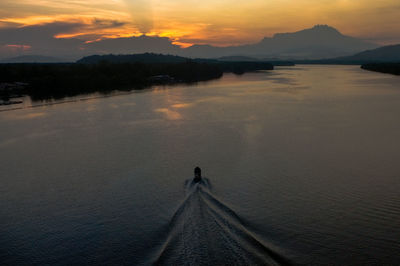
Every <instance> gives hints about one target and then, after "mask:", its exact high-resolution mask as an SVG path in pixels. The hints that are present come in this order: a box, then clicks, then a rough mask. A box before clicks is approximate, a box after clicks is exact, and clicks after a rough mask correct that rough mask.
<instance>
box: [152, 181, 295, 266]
mask: <svg viewBox="0 0 400 266" xmlns="http://www.w3.org/2000/svg"><path fill="white" fill-rule="evenodd" d="M210 188H211V185H210V182H209V181H208V180H207V179H206V178H202V180H201V181H200V182H197V183H196V182H193V181H187V182H186V184H185V189H186V198H185V200H184V201H183V202H182V204H181V205H180V206H179V208H178V209H177V211H176V212H175V214H174V216H173V218H172V219H171V221H170V223H169V227H168V233H167V236H166V238H165V240H164V242H163V243H162V245H161V247H160V249H159V251H158V252H157V254H156V255H155V257H154V263H155V264H156V265H281V264H285V265H286V264H290V263H289V262H288V261H287V260H286V259H285V258H284V257H283V256H281V255H279V254H278V253H276V252H275V251H273V250H272V249H271V248H270V247H268V246H267V245H266V244H265V243H263V242H261V241H260V240H258V239H257V238H256V236H255V235H254V234H253V233H252V232H250V231H249V230H248V229H246V227H245V226H244V223H243V222H242V221H241V219H240V218H239V217H238V215H237V214H236V213H235V212H234V211H233V210H232V209H230V208H229V207H227V206H226V205H225V204H224V203H222V202H221V201H220V200H218V199H217V198H216V197H215V196H214V195H213V194H212V192H211V189H210Z"/></svg>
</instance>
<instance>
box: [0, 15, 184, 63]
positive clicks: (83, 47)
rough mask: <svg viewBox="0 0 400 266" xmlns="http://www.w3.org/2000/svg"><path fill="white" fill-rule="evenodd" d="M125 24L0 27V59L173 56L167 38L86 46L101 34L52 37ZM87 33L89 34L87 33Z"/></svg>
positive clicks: (98, 21)
mask: <svg viewBox="0 0 400 266" xmlns="http://www.w3.org/2000/svg"><path fill="white" fill-rule="evenodd" d="M123 25H124V23H123V22H120V21H117V20H101V19H94V20H93V21H92V23H90V24H85V23H79V22H71V23H68V22H53V23H47V24H42V25H34V26H25V27H21V26H19V27H18V26H17V25H9V27H3V28H0V58H9V57H14V56H21V55H43V56H55V57H59V58H66V59H69V60H76V59H79V58H80V57H82V56H85V55H91V54H108V53H115V54H121V53H144V52H156V53H169V54H176V53H178V51H179V50H180V48H179V47H178V46H176V45H173V44H172V43H171V41H170V39H168V38H161V37H149V36H144V35H143V36H140V37H130V38H115V39H104V40H100V41H96V42H91V43H87V42H86V40H87V39H92V40H93V39H97V38H99V37H101V33H100V32H99V34H98V35H97V33H89V34H87V35H84V36H79V38H78V37H76V38H55V36H57V35H59V34H68V33H76V32H80V31H85V30H92V31H93V30H95V29H99V30H101V29H106V28H118V27H121V26H123ZM89 32H90V31H89Z"/></svg>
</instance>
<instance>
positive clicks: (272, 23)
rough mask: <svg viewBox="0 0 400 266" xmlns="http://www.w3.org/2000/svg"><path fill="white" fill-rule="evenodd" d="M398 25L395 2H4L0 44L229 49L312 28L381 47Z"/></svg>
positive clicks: (397, 35)
mask: <svg viewBox="0 0 400 266" xmlns="http://www.w3.org/2000/svg"><path fill="white" fill-rule="evenodd" d="M399 22H400V1H399V0H379V1H376V0H218V1H216V0H1V1H0V38H1V39H2V40H1V39H0V46H2V47H3V49H5V48H7V49H11V50H12V49H14V50H15V49H19V50H21V51H23V50H29V49H30V45H29V44H28V42H27V41H26V40H29V38H32V39H34V38H38V36H42V35H43V34H44V33H46V34H47V35H48V36H51V37H52V38H55V39H71V42H73V39H77V38H78V39H80V40H84V41H85V42H87V43H90V42H96V41H99V40H104V39H107V38H118V37H130V36H140V35H142V34H146V35H148V36H160V37H168V38H170V39H171V40H172V41H173V43H174V44H177V45H180V46H181V47H187V46H190V45H192V44H211V45H216V46H228V45H241V44H247V43H255V42H258V41H260V40H261V39H262V38H263V37H266V36H267V37H270V36H273V34H274V33H278V32H294V31H298V30H302V29H305V28H310V27H312V26H313V25H316V24H327V25H330V26H333V27H335V28H337V29H338V30H339V31H340V32H342V33H343V34H346V35H350V36H353V37H357V38H361V39H364V40H369V41H372V42H375V43H378V44H381V45H385V44H395V43H400V27H399V26H398V24H399ZM17 35H18V36H20V35H23V36H24V38H22V39H21V38H17V37H16V36H17ZM47 35H46V36H47ZM49 41H50V40H49ZM51 41H54V40H51ZM24 42H26V43H24Z"/></svg>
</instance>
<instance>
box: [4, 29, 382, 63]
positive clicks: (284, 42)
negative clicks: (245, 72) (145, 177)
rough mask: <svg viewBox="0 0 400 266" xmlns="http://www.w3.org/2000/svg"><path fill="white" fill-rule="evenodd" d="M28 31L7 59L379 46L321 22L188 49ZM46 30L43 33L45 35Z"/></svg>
mask: <svg viewBox="0 0 400 266" xmlns="http://www.w3.org/2000/svg"><path fill="white" fill-rule="evenodd" d="M28 30H30V29H24V31H23V32H21V33H20V34H19V35H15V36H14V37H15V38H14V39H12V40H13V42H15V43H19V42H21V43H26V45H28V46H29V47H30V49H29V50H28V51H27V52H24V53H29V54H23V56H19V57H15V56H14V57H13V58H9V59H5V60H3V62H59V61H60V60H62V61H67V62H68V61H75V60H77V59H78V58H82V57H84V56H88V55H93V54H139V53H146V52H150V53H161V54H171V55H177V56H183V57H190V58H221V57H228V58H229V57H234V58H235V57H236V58H238V59H240V58H241V60H242V59H243V61H249V60H248V59H246V58H249V57H250V58H255V59H258V60H262V61H265V60H266V59H267V60H274V61H276V60H295V59H296V60H297V59H309V60H310V59H326V58H334V57H343V56H349V55H352V54H355V53H359V52H362V51H365V50H370V49H374V48H377V47H378V45H377V44H374V43H370V42H366V41H364V40H361V39H357V38H353V37H349V36H345V35H343V34H341V33H340V32H339V31H338V30H336V29H335V28H333V27H330V26H327V25H317V26H314V27H312V28H309V29H305V30H301V31H297V32H292V33H277V34H275V35H274V36H273V37H265V38H264V39H262V40H261V41H260V42H258V43H255V44H248V45H240V46H228V47H216V46H212V45H193V46H190V47H188V48H181V47H179V46H177V45H175V44H173V43H172V41H171V40H170V39H168V38H166V37H157V36H146V35H142V36H139V37H126V38H125V37H124V38H115V39H104V40H100V41H95V42H85V41H84V40H80V39H76V38H72V39H60V38H58V39H55V38H54V37H53V36H47V35H46V36H41V37H40V38H39V37H38V38H34V39H29V38H27V37H25V36H30V35H29V34H28V33H29V32H25V31H28ZM32 30H34V29H32ZM2 32H3V31H1V30H0V38H1V39H4V40H6V39H7V38H8V36H9V33H8V31H4V33H2ZM35 32H36V31H35ZM45 33H46V32H43V34H45ZM35 34H36V33H35ZM3 35H4V36H3ZM17 37H18V38H17ZM20 39H21V40H20ZM4 40H3V42H4ZM3 48H4V47H3ZM3 50H4V49H3ZM3 50H1V49H0V58H1V57H2V58H4V57H6V56H11V55H12V53H10V52H5V50H4V51H3ZM34 54H36V55H37V56H36V55H34ZM39 55H40V56H39ZM59 57H60V58H59ZM61 58H65V59H61ZM228 61H229V60H228ZM234 61H236V60H234Z"/></svg>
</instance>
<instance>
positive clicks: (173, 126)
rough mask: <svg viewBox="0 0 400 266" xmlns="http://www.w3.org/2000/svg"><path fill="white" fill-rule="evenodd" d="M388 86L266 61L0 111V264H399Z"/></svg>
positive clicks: (398, 155) (393, 116)
mask: <svg viewBox="0 0 400 266" xmlns="http://www.w3.org/2000/svg"><path fill="white" fill-rule="evenodd" d="M399 84H400V78H399V77H397V76H391V75H386V74H380V73H374V72H368V71H364V70H361V69H359V67H357V66H296V67H278V68H277V69H276V70H274V71H266V72H260V73H249V74H245V75H242V76H235V75H225V76H224V77H223V78H222V79H220V80H216V81H211V82H207V83H199V84H197V85H195V86H174V87H156V88H153V89H150V90H144V91H140V92H133V93H130V94H125V95H120V96H114V97H106V98H102V97H100V98H99V97H98V95H89V96H82V97H77V98H72V99H68V100H67V101H65V102H64V103H61V104H55V105H54V104H53V105H42V104H43V103H25V104H24V106H23V107H22V108H21V109H17V110H9V111H4V109H2V110H3V111H1V112H0V125H1V130H0V173H1V179H0V181H1V182H0V262H2V264H5V265H11V264H20V265H43V264H51V265H71V264H104V265H111V264H129V265H132V264H139V263H140V264H151V263H154V262H158V263H159V264H172V263H175V264H176V263H180V264H185V263H186V264H190V262H195V263H197V264H209V263H212V262H215V263H219V262H221V261H222V259H223V258H226V259H227V261H228V262H230V263H231V262H232V261H237V262H238V263H241V264H248V263H251V264H275V263H276V264H280V263H286V262H292V263H295V264H297V263H298V264H314V265H318V264H330V265H342V264H353V265H361V264H374V263H377V264H397V263H398V260H399V255H398V254H399V250H400V228H399V226H398V223H399V221H400V194H399V191H400V175H399V173H400V164H399V163H398V162H399V161H400V140H399V136H400V123H399V122H400V118H399V117H400V86H399ZM88 98H92V99H89V100H85V101H82V100H80V99H88ZM38 104H41V105H42V106H36V107H33V108H32V105H38ZM13 108H14V107H13ZM197 165H199V166H200V167H202V169H203V174H204V175H205V176H206V177H207V178H208V180H209V182H207V184H199V185H188V184H190V181H187V180H189V179H190V177H191V176H192V171H193V168H194V167H195V166H197ZM229 258H231V260H232V261H229V260H228V259H229Z"/></svg>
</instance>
